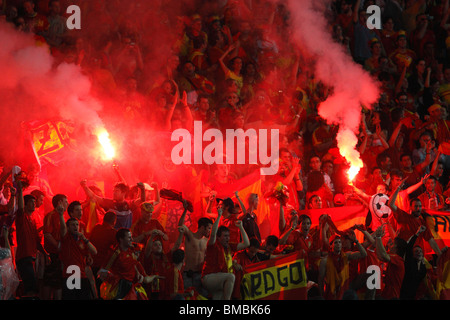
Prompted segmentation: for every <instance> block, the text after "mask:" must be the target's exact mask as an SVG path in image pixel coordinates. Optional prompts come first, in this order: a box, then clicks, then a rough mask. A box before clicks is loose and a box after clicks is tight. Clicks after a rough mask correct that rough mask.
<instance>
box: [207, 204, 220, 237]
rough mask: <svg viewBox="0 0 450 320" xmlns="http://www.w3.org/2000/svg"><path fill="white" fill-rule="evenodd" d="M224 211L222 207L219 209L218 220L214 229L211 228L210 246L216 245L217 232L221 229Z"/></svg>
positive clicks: (214, 224)
mask: <svg viewBox="0 0 450 320" xmlns="http://www.w3.org/2000/svg"><path fill="white" fill-rule="evenodd" d="M222 213H223V209H222V207H219V208H217V219H216V221H214V223H213V225H212V228H211V234H210V236H209V240H208V245H213V244H215V243H216V239H217V230H218V229H219V222H220V218H221V217H222Z"/></svg>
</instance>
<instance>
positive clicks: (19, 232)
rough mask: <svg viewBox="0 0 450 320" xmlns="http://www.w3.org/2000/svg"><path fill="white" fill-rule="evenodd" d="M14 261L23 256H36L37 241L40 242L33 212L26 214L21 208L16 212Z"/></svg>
mask: <svg viewBox="0 0 450 320" xmlns="http://www.w3.org/2000/svg"><path fill="white" fill-rule="evenodd" d="M15 223H16V241H17V252H16V261H18V260H20V259H22V258H25V257H36V252H37V243H39V242H41V238H40V237H39V233H38V231H37V224H36V220H35V217H34V214H31V215H30V214H27V213H25V212H23V210H21V211H18V212H17V217H16V221H15Z"/></svg>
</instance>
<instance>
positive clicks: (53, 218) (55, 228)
mask: <svg viewBox="0 0 450 320" xmlns="http://www.w3.org/2000/svg"><path fill="white" fill-rule="evenodd" d="M67 219H68V215H67V213H64V221H67ZM46 233H48V234H50V235H52V236H53V238H54V239H55V240H56V242H58V241H61V226H60V224H59V213H58V212H56V211H55V210H52V211H50V212H49V213H47V214H46V215H45V217H44V249H45V251H47V252H48V253H59V250H58V248H57V247H55V246H53V245H52V244H51V243H50V242H49V241H48V240H46V239H45V234H46Z"/></svg>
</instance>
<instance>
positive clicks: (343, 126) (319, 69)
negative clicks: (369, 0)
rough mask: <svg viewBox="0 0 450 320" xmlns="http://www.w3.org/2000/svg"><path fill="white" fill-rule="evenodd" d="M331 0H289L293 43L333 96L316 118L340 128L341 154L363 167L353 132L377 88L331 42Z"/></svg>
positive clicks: (371, 102) (375, 98)
mask: <svg viewBox="0 0 450 320" xmlns="http://www.w3.org/2000/svg"><path fill="white" fill-rule="evenodd" d="M330 3H331V1H329V0H327V1H322V2H320V1H314V0H289V1H288V4H289V8H290V10H291V13H292V14H291V19H292V27H293V37H294V39H293V41H294V42H296V43H298V44H299V45H300V46H301V47H303V48H304V49H305V50H306V51H307V53H308V54H309V55H310V56H312V57H313V58H314V59H315V61H316V63H315V65H314V68H315V69H314V70H313V71H314V74H315V76H316V78H317V79H318V80H320V81H321V82H323V83H324V84H325V85H327V86H329V87H332V88H333V90H332V94H331V95H330V96H329V97H328V98H327V100H326V101H324V102H323V103H321V104H320V105H319V107H318V112H319V115H320V116H321V117H322V118H324V119H326V120H327V122H328V123H329V124H336V125H339V128H340V131H339V132H338V135H337V140H338V147H339V149H340V151H341V154H342V155H343V156H344V157H345V158H346V159H347V160H348V161H349V162H350V163H351V164H353V165H356V166H362V161H361V160H360V158H359V153H358V151H356V150H355V146H356V143H357V138H356V133H357V132H358V128H359V124H360V121H361V105H364V106H365V107H367V108H370V107H371V105H372V104H373V103H375V102H376V101H377V99H378V96H379V89H378V85H377V84H376V83H375V81H374V80H373V79H372V78H371V76H370V75H369V74H368V73H367V72H366V71H364V70H363V68H362V67H361V65H359V64H356V63H355V62H354V61H353V60H352V57H351V56H350V55H349V54H348V53H347V52H346V51H345V50H344V48H343V46H342V45H340V44H338V43H336V42H334V41H333V39H332V37H331V34H330V32H329V28H327V20H326V18H325V15H324V13H325V10H326V8H327V7H328V6H329V5H330Z"/></svg>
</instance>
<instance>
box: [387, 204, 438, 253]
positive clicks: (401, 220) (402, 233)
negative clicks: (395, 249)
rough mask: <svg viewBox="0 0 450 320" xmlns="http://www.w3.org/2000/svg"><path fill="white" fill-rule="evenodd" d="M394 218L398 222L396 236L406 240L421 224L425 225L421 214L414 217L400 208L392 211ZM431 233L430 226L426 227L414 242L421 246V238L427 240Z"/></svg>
mask: <svg viewBox="0 0 450 320" xmlns="http://www.w3.org/2000/svg"><path fill="white" fill-rule="evenodd" d="M394 218H395V220H396V221H397V223H398V230H397V231H398V237H400V238H402V239H403V240H405V241H408V240H409V238H411V237H412V236H413V235H414V234H415V233H416V232H417V230H418V229H419V227H420V226H421V225H424V226H427V223H426V221H425V219H424V218H423V217H422V216H419V217H418V218H415V217H414V216H413V215H411V214H409V213H406V212H405V211H403V210H401V209H397V211H396V212H394ZM432 237H433V235H432V234H431V231H430V228H428V227H427V229H426V230H425V232H423V233H421V234H420V236H419V238H418V239H417V241H416V243H417V244H418V245H420V246H421V247H422V248H423V240H426V241H429V240H430V239H431V238H432Z"/></svg>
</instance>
